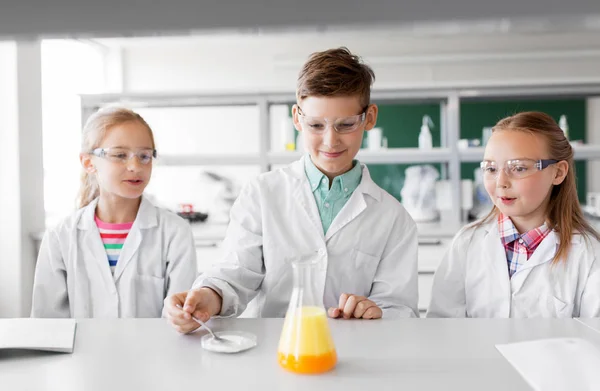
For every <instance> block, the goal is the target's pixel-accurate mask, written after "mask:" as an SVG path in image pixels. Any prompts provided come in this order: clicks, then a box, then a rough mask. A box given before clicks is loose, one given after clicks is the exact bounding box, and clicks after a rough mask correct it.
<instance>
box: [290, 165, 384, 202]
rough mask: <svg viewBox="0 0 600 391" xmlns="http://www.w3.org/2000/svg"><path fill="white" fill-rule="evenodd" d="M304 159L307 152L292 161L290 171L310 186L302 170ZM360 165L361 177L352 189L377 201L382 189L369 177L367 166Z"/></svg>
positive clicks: (381, 195) (379, 198)
mask: <svg viewBox="0 0 600 391" xmlns="http://www.w3.org/2000/svg"><path fill="white" fill-rule="evenodd" d="M305 159H310V157H309V156H308V154H306V155H304V156H302V158H300V160H297V161H295V162H294V163H292V164H291V172H292V174H293V176H294V177H295V178H296V179H298V180H300V181H303V182H306V183H307V184H308V185H307V186H308V187H309V188H310V184H309V183H308V178H307V177H306V172H305V170H304V167H305V164H306V162H305ZM361 166H362V178H361V180H360V183H359V185H358V187H357V188H356V190H354V191H355V192H360V193H362V194H367V195H369V196H371V197H373V198H374V199H375V200H377V201H378V202H379V201H381V198H382V197H383V194H382V191H383V190H382V189H381V188H380V187H379V186H377V184H376V183H375V182H373V179H371V175H370V174H369V169H368V168H367V166H366V165H364V164H361Z"/></svg>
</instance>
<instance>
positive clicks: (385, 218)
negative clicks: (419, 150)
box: [165, 48, 418, 333]
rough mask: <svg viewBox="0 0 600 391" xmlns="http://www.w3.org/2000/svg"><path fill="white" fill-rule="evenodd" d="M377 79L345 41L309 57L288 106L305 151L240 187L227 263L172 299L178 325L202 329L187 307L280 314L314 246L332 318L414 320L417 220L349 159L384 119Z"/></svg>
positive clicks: (201, 314)
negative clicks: (376, 97) (298, 262)
mask: <svg viewBox="0 0 600 391" xmlns="http://www.w3.org/2000/svg"><path fill="white" fill-rule="evenodd" d="M373 80H374V74H373V71H372V70H371V68H370V67H368V66H367V65H365V64H363V63H362V62H361V61H360V58H359V57H358V56H355V55H353V54H352V53H350V52H349V51H348V49H346V48H339V49H332V50H327V51H324V52H320V53H315V54H313V55H312V56H311V57H310V59H309V60H308V62H307V63H306V64H305V65H304V67H303V68H302V70H301V72H300V75H299V77H298V84H297V91H296V95H297V104H296V105H294V107H293V109H292V114H293V120H294V124H295V127H296V129H297V130H298V131H299V132H300V134H301V136H302V137H303V141H304V145H305V147H306V149H307V151H308V154H307V155H305V156H304V157H303V158H302V159H300V160H299V161H297V162H295V163H292V164H291V165H289V166H287V167H285V168H282V169H278V170H274V171H271V172H268V173H265V174H262V175H260V176H259V177H258V178H257V179H255V180H253V181H251V183H249V184H248V185H247V186H246V187H245V188H244V189H243V191H242V192H241V194H240V196H239V198H238V200H237V201H236V203H235V205H234V206H233V208H232V210H231V222H230V225H229V228H228V231H227V234H226V238H225V242H224V246H225V256H224V259H223V260H222V261H221V262H218V263H216V264H215V265H214V266H213V268H212V269H210V270H209V271H207V272H206V273H204V274H203V275H201V276H200V277H199V278H198V279H197V280H196V281H195V283H194V285H193V289H192V290H190V291H188V292H182V293H179V294H176V295H173V296H170V297H168V298H167V299H166V300H165V309H166V311H167V317H168V318H169V320H170V322H171V323H172V325H173V326H174V327H175V328H176V329H177V330H178V331H180V332H182V333H186V332H190V331H192V330H194V329H196V328H197V327H198V325H197V324H196V323H195V322H194V321H193V320H192V319H191V315H192V314H193V315H194V316H195V317H198V318H200V319H202V320H207V319H208V318H209V317H211V316H215V315H219V316H237V315H240V314H241V313H242V312H243V311H244V310H245V309H246V307H247V305H248V303H250V302H251V301H252V303H251V306H250V307H249V309H248V311H247V312H246V315H249V316H257V317H283V316H285V314H286V310H287V307H288V302H289V298H290V295H291V291H292V272H291V268H290V267H289V260H292V259H294V258H297V257H299V256H302V255H305V254H309V253H316V254H318V256H319V257H320V258H321V260H322V261H323V263H322V264H323V265H324V267H323V268H322V269H321V271H320V273H321V274H320V277H321V281H323V284H324V286H323V287H322V290H323V291H324V295H323V300H324V304H325V307H326V308H327V309H328V314H329V316H331V317H334V318H338V317H342V318H345V319H348V318H364V319H375V318H381V317H382V316H383V317H386V318H387V317H390V318H393V317H415V316H418V310H417V229H416V225H415V223H414V222H413V220H412V219H411V218H410V216H409V215H408V213H407V212H406V210H405V209H404V208H403V207H402V206H401V205H400V203H399V202H398V201H397V200H396V199H395V198H393V197H392V196H391V195H389V194H388V193H386V192H385V191H384V190H383V189H381V188H380V187H379V186H377V185H376V184H375V183H374V182H373V180H372V179H371V177H370V176H369V170H368V169H367V167H366V166H364V165H362V164H360V162H358V161H357V160H355V159H354V158H355V156H356V154H357V153H358V151H359V149H360V146H361V143H362V138H363V133H364V131H368V130H370V129H372V128H373V126H374V125H375V122H376V119H377V106H376V105H374V104H371V103H370V89H371V85H372V82H373ZM182 307H183V309H182Z"/></svg>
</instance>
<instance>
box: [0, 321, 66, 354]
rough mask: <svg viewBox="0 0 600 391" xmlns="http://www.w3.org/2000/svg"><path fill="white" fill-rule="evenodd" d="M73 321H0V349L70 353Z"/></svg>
mask: <svg viewBox="0 0 600 391" xmlns="http://www.w3.org/2000/svg"><path fill="white" fill-rule="evenodd" d="M76 326H77V322H76V321H75V319H38V318H19V319H0V349H24V350H44V351H50V352H65V353H72V352H73V345H74V343H75V327H76Z"/></svg>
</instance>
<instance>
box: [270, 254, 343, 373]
mask: <svg viewBox="0 0 600 391" xmlns="http://www.w3.org/2000/svg"><path fill="white" fill-rule="evenodd" d="M320 262H321V259H320V258H319V257H318V256H317V255H316V254H315V256H314V257H313V256H310V257H304V258H301V259H298V260H294V261H292V269H293V273H294V289H293V291H292V297H291V299H290V304H289V307H288V311H287V314H286V316H285V321H284V324H283V330H282V332H281V338H280V339H279V350H278V356H279V365H281V366H282V367H283V368H285V369H287V370H290V371H292V372H296V373H308V374H310V373H313V374H314V373H322V372H326V371H329V370H331V369H332V368H333V367H335V364H336V363H337V354H336V351H335V346H334V344H333V339H332V338H331V332H330V331H329V325H328V323H327V314H326V313H325V308H324V306H323V290H322V289H319V286H318V280H317V273H318V271H319V263H320Z"/></svg>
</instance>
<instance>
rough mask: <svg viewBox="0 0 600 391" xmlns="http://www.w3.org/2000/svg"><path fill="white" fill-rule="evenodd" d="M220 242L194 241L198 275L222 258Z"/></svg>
mask: <svg viewBox="0 0 600 391" xmlns="http://www.w3.org/2000/svg"><path fill="white" fill-rule="evenodd" d="M221 243H222V241H221V240H209V239H196V261H197V264H198V273H202V272H205V271H206V270H208V268H210V267H211V266H212V264H213V263H215V262H218V261H220V260H221V258H222V257H223V249H222V247H221Z"/></svg>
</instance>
